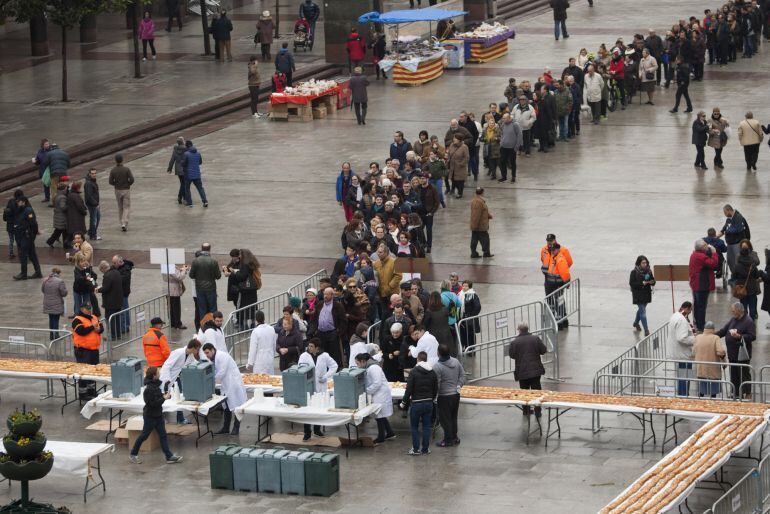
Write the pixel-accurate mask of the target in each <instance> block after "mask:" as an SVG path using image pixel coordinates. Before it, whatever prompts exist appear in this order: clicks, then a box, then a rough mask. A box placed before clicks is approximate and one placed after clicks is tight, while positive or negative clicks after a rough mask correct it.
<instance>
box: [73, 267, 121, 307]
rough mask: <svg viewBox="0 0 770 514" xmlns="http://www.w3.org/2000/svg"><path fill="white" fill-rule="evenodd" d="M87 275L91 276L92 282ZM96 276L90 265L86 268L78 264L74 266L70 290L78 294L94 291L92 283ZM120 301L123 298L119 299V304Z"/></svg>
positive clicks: (87, 293)
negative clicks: (73, 279) (73, 278)
mask: <svg viewBox="0 0 770 514" xmlns="http://www.w3.org/2000/svg"><path fill="white" fill-rule="evenodd" d="M89 277H91V278H93V279H94V282H91V281H90V280H88V278H89ZM96 278H97V275H96V273H95V272H94V270H93V269H91V266H89V267H87V268H86V269H83V268H81V267H80V266H75V281H74V283H73V284H72V290H73V291H75V292H76V293H78V294H83V295H89V294H91V293H93V292H94V287H96V286H95V285H94V283H95V282H96ZM122 302H123V300H121V305H122Z"/></svg>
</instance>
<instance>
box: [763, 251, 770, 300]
mask: <svg viewBox="0 0 770 514" xmlns="http://www.w3.org/2000/svg"><path fill="white" fill-rule="evenodd" d="M762 280H763V281H764V282H765V294H764V295H763V296H762V310H763V311H765V312H770V249H765V272H764V273H763V274H762Z"/></svg>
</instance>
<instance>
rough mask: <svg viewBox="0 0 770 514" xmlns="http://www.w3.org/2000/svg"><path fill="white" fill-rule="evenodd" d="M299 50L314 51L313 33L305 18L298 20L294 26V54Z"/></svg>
mask: <svg viewBox="0 0 770 514" xmlns="http://www.w3.org/2000/svg"><path fill="white" fill-rule="evenodd" d="M297 48H302V50H303V51H305V52H307V51H308V50H312V49H313V31H312V30H311V28H310V23H308V21H307V20H306V19H305V18H300V19H298V20H297V22H296V23H295V24H294V52H296V51H297Z"/></svg>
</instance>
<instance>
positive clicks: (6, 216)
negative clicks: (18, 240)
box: [3, 198, 17, 233]
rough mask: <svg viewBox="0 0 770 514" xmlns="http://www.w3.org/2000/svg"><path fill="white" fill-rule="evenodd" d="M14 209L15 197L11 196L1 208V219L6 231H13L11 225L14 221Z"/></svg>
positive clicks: (15, 208)
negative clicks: (2, 208) (3, 207)
mask: <svg viewBox="0 0 770 514" xmlns="http://www.w3.org/2000/svg"><path fill="white" fill-rule="evenodd" d="M16 210H17V207H16V199H15V198H11V199H10V200H8V204H7V205H6V206H5V209H4V210H3V221H4V222H5V230H6V231H7V232H8V233H13V225H14V223H15V222H16Z"/></svg>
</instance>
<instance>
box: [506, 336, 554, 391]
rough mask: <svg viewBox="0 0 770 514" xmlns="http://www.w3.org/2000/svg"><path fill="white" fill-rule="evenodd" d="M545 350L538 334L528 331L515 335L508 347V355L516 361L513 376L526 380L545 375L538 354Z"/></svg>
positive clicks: (543, 353)
mask: <svg viewBox="0 0 770 514" xmlns="http://www.w3.org/2000/svg"><path fill="white" fill-rule="evenodd" d="M547 351H548V350H547V349H546V347H545V344H543V340H542V339H540V338H539V337H538V336H535V335H532V334H529V333H526V334H519V335H518V336H516V338H515V339H514V340H513V341H511V346H510V348H508V356H509V357H510V358H511V359H513V360H514V362H515V363H516V369H515V370H514V371H513V378H515V379H516V380H527V379H530V378H537V377H541V376H543V375H545V368H544V367H543V361H542V360H541V359H540V356H541V355H545V353H546V352H547Z"/></svg>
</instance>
